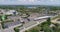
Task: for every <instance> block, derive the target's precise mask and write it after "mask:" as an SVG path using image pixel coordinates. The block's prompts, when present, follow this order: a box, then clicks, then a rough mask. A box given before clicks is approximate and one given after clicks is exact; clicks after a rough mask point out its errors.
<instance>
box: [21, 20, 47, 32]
mask: <svg viewBox="0 0 60 32" xmlns="http://www.w3.org/2000/svg"><path fill="white" fill-rule="evenodd" d="M45 21H46V20H43V21H41V22H38V21H36V22H37V23H36V24H35V25H32V26H30V27H27V28H24V29H22V30H20V32H24V31H25V30H28V29H30V28H32V27H35V26H37V25H38V24H40V23H42V22H45Z"/></svg>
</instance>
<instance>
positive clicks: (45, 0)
mask: <svg viewBox="0 0 60 32" xmlns="http://www.w3.org/2000/svg"><path fill="white" fill-rule="evenodd" d="M0 5H60V0H0Z"/></svg>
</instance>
